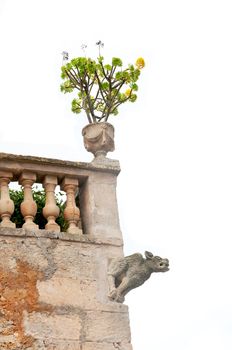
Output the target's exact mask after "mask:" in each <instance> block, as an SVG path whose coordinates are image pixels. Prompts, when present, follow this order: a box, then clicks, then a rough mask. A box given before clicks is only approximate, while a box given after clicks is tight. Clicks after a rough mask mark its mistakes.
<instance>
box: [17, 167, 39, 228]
mask: <svg viewBox="0 0 232 350" xmlns="http://www.w3.org/2000/svg"><path fill="white" fill-rule="evenodd" d="M35 181H36V174H34V173H31V172H29V171H24V172H23V173H22V174H21V176H20V178H19V183H20V185H22V186H23V192H24V200H23V202H22V203H21V205H20V210H21V213H22V215H23V218H24V221H25V223H24V224H23V228H24V229H26V230H38V229H39V226H38V225H36V224H35V223H34V219H35V216H36V213H37V204H36V202H35V201H34V199H33V196H32V185H33V184H34V182H35Z"/></svg>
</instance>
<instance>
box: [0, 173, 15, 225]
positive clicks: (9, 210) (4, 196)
mask: <svg viewBox="0 0 232 350" xmlns="http://www.w3.org/2000/svg"><path fill="white" fill-rule="evenodd" d="M12 178H13V174H12V173H11V172H6V171H0V191H1V199H0V216H1V219H2V222H1V223H0V226H1V227H12V228H15V224H14V223H13V222H11V221H10V217H11V215H12V214H13V212H14V202H13V201H12V200H11V199H10V195H9V187H8V184H9V182H10V180H11V179H12Z"/></svg>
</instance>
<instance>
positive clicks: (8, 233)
mask: <svg viewBox="0 0 232 350" xmlns="http://www.w3.org/2000/svg"><path fill="white" fill-rule="evenodd" d="M0 236H5V237H19V238H27V237H29V238H37V239H43V238H49V239H55V240H61V241H68V242H78V243H88V244H97V245H112V246H117V247H122V246H123V242H122V240H121V239H119V238H105V237H102V236H101V237H96V236H94V235H89V234H80V235H77V234H75V235H74V234H70V233H67V232H51V231H47V230H36V231H32V230H31V231H29V230H25V229H22V228H16V229H15V228H8V227H7V228H6V227H0Z"/></svg>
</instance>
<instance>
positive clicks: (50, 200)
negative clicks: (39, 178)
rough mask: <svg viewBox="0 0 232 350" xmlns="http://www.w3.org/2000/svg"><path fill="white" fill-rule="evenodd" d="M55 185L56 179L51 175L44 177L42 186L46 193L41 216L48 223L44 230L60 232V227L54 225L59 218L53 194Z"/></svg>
mask: <svg viewBox="0 0 232 350" xmlns="http://www.w3.org/2000/svg"><path fill="white" fill-rule="evenodd" d="M57 183H58V181H57V177H56V176H52V175H47V176H45V178H44V181H43V186H44V188H45V192H46V204H45V207H44V208H43V216H44V217H45V218H46V219H47V221H48V222H47V224H46V226H45V229H46V230H49V231H54V232H60V226H59V225H58V224H57V223H56V218H57V217H58V216H59V213H60V209H59V207H58V206H57V205H56V199H55V193H54V191H55V188H56V186H57Z"/></svg>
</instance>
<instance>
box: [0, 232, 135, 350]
mask: <svg viewBox="0 0 232 350" xmlns="http://www.w3.org/2000/svg"><path fill="white" fill-rule="evenodd" d="M122 255H123V251H122V241H121V243H120V241H119V240H116V241H115V242H114V241H112V240H109V239H107V238H106V239H104V238H102V237H101V238H97V236H91V235H89V234H88V235H71V234H67V233H52V232H48V231H45V230H38V231H35V232H33V231H25V230H23V229H10V228H0V349H1V350H3V349H12V350H18V349H20V350H21V349H28V350H32V349H33V350H34V349H40V350H42V349H49V350H53V349H57V350H115V349H119V350H132V347H131V343H130V327H129V317H128V309H127V306H126V305H123V304H118V303H115V302H111V301H110V300H109V299H108V296H107V294H108V283H107V266H108V262H109V259H111V258H113V257H118V256H122Z"/></svg>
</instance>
